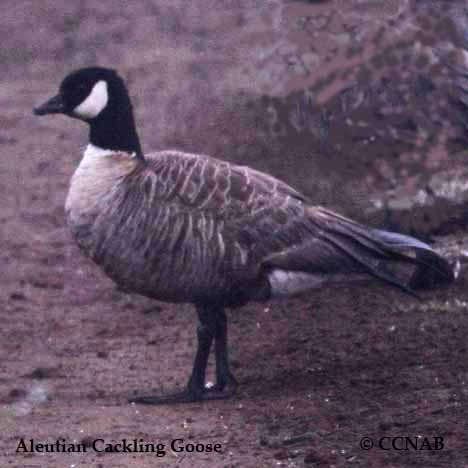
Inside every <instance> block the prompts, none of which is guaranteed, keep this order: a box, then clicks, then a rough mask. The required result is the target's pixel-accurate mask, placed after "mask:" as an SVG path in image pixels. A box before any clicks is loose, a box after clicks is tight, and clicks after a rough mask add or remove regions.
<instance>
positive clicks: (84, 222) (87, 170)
mask: <svg viewBox="0 0 468 468" xmlns="http://www.w3.org/2000/svg"><path fill="white" fill-rule="evenodd" d="M34 113H35V114H36V115H39V116H42V115H46V114H64V115H66V116H68V117H72V118H74V119H79V120H81V121H83V122H86V123H87V124H88V125H89V143H88V146H87V147H86V149H85V151H84V155H83V158H82V159H81V162H80V163H79V165H78V167H77V169H76V171H75V173H74V174H73V176H72V179H71V183H70V188H69V192H68V196H67V198H66V203H65V212H66V218H67V224H68V226H69V227H70V229H71V232H72V235H73V237H74V239H75V241H76V243H77V244H78V246H79V247H80V249H81V250H82V251H83V252H84V254H86V255H87V256H88V257H90V258H91V259H92V260H93V261H94V262H95V263H96V264H97V265H99V266H100V267H101V268H102V270H103V271H104V272H105V273H106V274H107V275H108V276H109V277H110V278H111V279H112V280H113V281H114V282H115V283H117V285H120V286H121V287H123V289H125V290H127V291H132V292H134V293H137V294H140V295H144V296H147V297H150V298H154V299H157V300H160V301H165V302H170V303H191V304H193V305H194V306H195V309H196V312H197V315H198V327H197V350H196V353H195V359H194V363H193V368H192V372H191V375H190V378H189V380H188V384H187V385H186V387H184V390H182V391H179V392H175V393H170V394H167V395H147V396H137V397H135V398H131V399H129V401H131V402H134V403H142V404H162V403H175V402H193V401H204V400H217V399H223V398H229V397H231V396H232V395H234V394H235V393H236V391H237V387H238V384H237V381H236V379H235V377H234V375H233V373H232V372H231V370H230V367H229V359H228V338H227V318H226V313H225V309H226V308H237V307H241V306H243V305H245V304H247V303H248V302H250V301H257V302H261V301H266V300H269V299H275V298H281V297H288V296H291V295H295V294H299V293H304V292H306V291H311V290H313V289H314V288H323V287H327V286H328V285H330V284H332V283H336V282H337V283H340V282H348V281H354V280H356V279H360V280H362V278H368V279H371V278H372V279H374V280H379V281H381V282H384V283H387V284H388V285H391V286H393V287H396V288H399V289H401V290H403V291H405V292H406V293H409V294H413V295H414V294H416V293H415V292H414V287H415V286H416V285H417V283H418V281H419V280H418V278H419V279H421V278H422V277H423V275H422V273H421V272H425V273H427V274H429V272H432V277H433V282H434V281H437V282H439V281H440V282H443V281H451V280H453V271H452V269H451V267H450V264H449V263H448V262H447V261H446V260H445V259H443V258H442V257H441V256H439V255H438V254H437V253H436V252H435V251H434V250H433V249H432V248H431V247H430V246H429V245H428V244H426V243H424V242H422V241H420V240H418V239H416V238H414V237H410V236H407V235H403V234H397V233H394V232H389V231H384V230H379V229H374V228H370V227H367V226H364V225H362V224H359V223H357V222H355V221H353V220H351V219H348V218H346V217H344V216H341V215H339V214H337V213H335V212H332V211H330V210H328V209H326V208H324V207H321V206H314V205H313V204H312V203H311V202H310V200H309V199H308V198H307V197H306V196H305V195H303V194H302V193H300V192H299V191H297V190H295V189H294V188H292V187H290V186H289V185H287V184H286V183H284V182H282V181H281V180H278V179H276V178H274V177H272V176H270V175H268V174H265V173H263V172H260V171H257V170H254V169H252V168H249V167H246V166H239V165H234V164H230V163H228V162H226V161H222V160H220V159H216V158H213V157H209V156H206V155H201V154H189V153H186V152H180V151H176V150H165V151H160V152H154V153H152V154H144V153H143V151H142V148H141V145H140V140H139V138H138V133H137V130H136V126H135V120H134V115H133V109H132V104H131V101H130V97H129V93H128V91H127V87H126V85H125V82H124V80H123V79H122V78H121V77H120V76H119V75H118V73H117V72H116V71H115V70H113V69H109V68H103V67H97V66H96V67H89V68H81V69H78V70H75V71H73V72H71V73H70V74H69V75H67V76H66V77H65V78H64V79H63V81H62V82H61V84H60V86H59V90H58V94H57V95H56V96H54V97H52V98H51V99H49V100H48V101H46V102H45V103H44V104H42V105H40V106H38V107H35V108H34ZM398 266H406V267H407V268H411V271H412V272H413V273H412V275H413V276H411V275H410V278H409V281H408V280H407V279H408V278H406V279H405V278H402V277H401V275H400V276H399V275H398V274H397V273H396V272H395V271H397V270H398V269H396V268H395V267H398ZM418 272H419V273H418ZM416 273H418V274H416ZM426 276H427V275H426ZM213 343H214V355H215V364H216V368H215V375H216V382H215V384H214V385H213V386H211V387H210V388H208V385H205V373H206V368H207V361H208V357H209V354H210V352H211V348H212V345H213Z"/></svg>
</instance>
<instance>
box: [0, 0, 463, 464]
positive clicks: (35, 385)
mask: <svg viewBox="0 0 468 468" xmlns="http://www.w3.org/2000/svg"><path fill="white" fill-rule="evenodd" d="M129 3H131V2H129ZM151 3H152V2H135V5H137V4H138V5H139V7H138V8H140V7H141V8H143V6H142V5H146V7H147V8H149V5H150V4H151ZM153 3H157V2H153ZM161 3H164V4H166V3H167V2H166V3H165V2H161ZM245 3H248V2H245ZM5 4H6V5H5V9H4V11H5V16H4V18H3V21H5V25H6V26H7V27H5V28H3V29H2V30H1V31H0V38H1V39H2V44H3V47H2V51H1V54H0V59H1V60H2V66H3V67H4V68H3V70H4V76H3V78H2V86H1V87H0V104H1V108H2V114H1V115H0V130H1V133H0V152H1V156H0V199H1V212H0V223H1V229H0V246H1V247H0V262H1V268H2V269H1V288H0V304H1V306H2V307H1V309H0V320H1V324H2V327H1V329H2V339H1V340H0V467H1V468H3V467H5V468H6V467H22V468H23V467H24V468H33V467H35V468H39V467H40V468H44V467H47V468H63V467H70V468H72V467H76V468H81V467H86V468H88V467H95V468H127V467H138V468H146V467H154V466H174V465H176V466H181V467H192V466H194V467H223V466H225V467H242V468H244V467H252V468H253V467H275V466H284V467H302V466H312V467H333V466H335V467H345V466H349V467H354V466H356V467H394V468H396V467H423V468H428V467H434V468H435V467H437V468H439V467H454V468H460V467H465V466H468V441H467V434H468V427H467V426H468V365H467V362H468V345H467V339H466V337H467V336H468V320H467V314H468V293H467V287H468V279H467V275H466V263H464V264H463V263H462V274H461V276H460V278H459V279H458V281H457V282H456V283H455V284H453V285H451V286H448V287H440V288H436V289H433V290H431V291H424V292H423V293H422V297H423V301H422V302H418V301H416V300H414V299H412V298H409V297H406V296H404V295H402V294H400V293H399V292H396V291H393V290H390V289H388V288H386V287H381V286H379V285H369V286H368V287H363V286H359V287H354V288H347V287H346V288H341V289H338V288H334V289H332V288H330V289H327V290H323V291H314V292H312V293H310V294H307V295H306V296H304V297H302V298H297V299H292V300H288V301H284V302H272V303H267V304H261V305H256V304H251V305H248V306H246V307H244V308H243V309H241V310H237V311H232V312H231V313H230V314H229V319H230V328H229V335H230V344H231V359H232V363H233V368H234V371H235V374H236V376H237V378H238V381H239V383H240V390H239V394H238V395H237V396H236V397H235V398H233V399H232V400H229V401H219V402H216V401H215V402H208V403H203V404H200V403H196V404H195V403H194V404H185V405H174V406H167V407H151V406H136V405H131V404H128V403H127V398H128V397H131V396H134V395H137V394H138V395H140V394H151V393H155V394H156V393H162V392H164V391H169V390H171V389H174V388H176V387H179V388H180V387H182V386H183V385H184V384H185V383H186V380H187V378H188V374H189V372H190V369H191V365H192V358H193V353H194V350H195V345H196V339H195V325H196V321H195V313H194V310H193V309H192V308H191V307H190V306H188V305H187V306H174V305H169V304H163V303H158V302H155V301H151V300H148V299H145V298H142V297H138V296H134V295H130V294H126V293H124V292H122V291H118V290H116V288H115V286H114V285H113V284H112V282H111V281H110V280H108V279H107V278H106V277H105V276H104V275H103V274H102V273H101V272H100V271H99V269H98V268H97V267H95V266H94V265H92V264H91V263H90V262H89V261H88V260H86V259H85V258H83V257H82V255H81V254H80V253H79V251H78V248H77V247H76V246H75V245H74V244H73V242H72V240H71V237H70V235H69V233H68V230H67V228H66V226H65V221H64V210H63V204H64V199H65V195H66V190H67V187H68V181H69V178H70V176H71V174H72V173H73V170H74V168H75V167H76V164H77V162H78V160H79V158H80V153H81V149H82V148H83V145H84V144H85V141H86V140H85V138H86V134H85V129H84V127H82V126H80V125H79V124H77V123H76V122H75V123H74V122H71V121H69V120H66V119H65V118H63V119H62V118H57V119H37V118H35V117H33V116H32V114H31V108H32V106H33V105H34V104H37V103H38V102H40V101H42V100H43V99H44V98H45V97H47V96H48V95H50V93H51V92H53V91H54V90H55V86H56V84H57V83H58V82H59V81H60V79H61V78H62V76H63V74H64V73H66V71H68V70H69V69H70V67H75V66H78V65H80V64H83V63H87V62H89V61H91V60H95V61H99V60H100V59H102V58H103V57H106V58H105V59H103V62H104V63H105V64H109V62H112V61H113V63H111V64H112V65H114V66H116V67H122V68H125V67H129V68H130V69H132V73H133V75H132V76H133V82H134V85H135V87H136V88H138V87H140V88H144V87H145V83H154V82H155V80H154V79H153V78H151V79H150V78H148V71H149V70H151V69H152V68H153V67H156V65H157V64H158V63H159V62H163V59H162V58H161V57H162V55H163V52H161V54H162V55H161V56H160V55H157V56H156V59H154V62H153V63H151V60H150V59H149V58H148V56H145V55H143V51H144V50H146V49H145V48H144V47H146V48H147V49H148V48H149V45H148V44H146V43H144V38H141V37H138V41H137V42H135V43H134V47H135V50H138V51H140V52H141V54H140V55H139V56H138V59H136V58H134V59H132V60H130V59H129V55H119V54H117V50H119V49H118V48H117V46H115V44H110V45H109V44H107V43H105V41H104V40H103V38H102V35H104V37H105V31H104V30H103V29H102V30H99V28H97V29H98V30H99V33H96V35H95V36H92V35H88V36H87V30H86V28H85V29H84V30H83V29H80V28H81V27H82V26H80V24H78V23H77V22H76V17H75V16H74V15H75V14H77V12H79V13H80V14H82V15H84V16H85V17H86V19H87V21H88V24H89V23H90V22H92V20H93V19H95V20H96V22H97V23H98V24H99V21H101V20H102V18H101V19H100V16H99V15H100V14H101V13H102V11H100V10H99V11H98V10H96V11H97V13H96V11H95V10H93V5H94V3H93V2H78V3H77V5H78V4H79V5H80V8H82V10H79V8H78V7H77V9H75V7H72V6H67V7H63V11H62V10H61V9H60V8H58V9H57V12H56V11H55V9H54V8H55V7H56V5H55V3H54V2H52V1H45V2H29V1H22V2H18V1H15V2H13V1H9V0H8V1H6V2H5ZM38 4H41V5H42V6H41V7H40V8H39V7H37V5H38ZM167 4H169V3H167ZM70 5H71V3H70ZM85 7H87V8H85ZM38 8H39V9H38ZM96 8H97V7H96ZM138 8H137V7H136V6H135V7H134V11H132V10H131V9H130V8H127V7H122V11H121V12H120V13H121V14H124V15H127V16H126V21H128V20H129V17H131V15H132V14H133V15H137V14H140V13H139V9H138ZM78 10H79V11H78ZM85 10H86V12H85ZM207 14H208V13H207ZM86 15H87V16H86ZM116 15H117V13H116V14H115V15H114V17H113V18H114V20H115V21H114V22H112V21H111V20H112V17H111V18H110V19H109V18H107V22H106V23H105V24H106V26H105V27H106V28H107V31H114V29H115V31H117V32H116V33H115V35H112V40H113V41H117V43H118V44H122V43H124V42H125V41H124V39H125V34H143V33H144V32H145V31H148V26H147V25H146V26H145V24H146V23H142V29H138V28H135V29H132V28H131V27H130V26H129V27H127V26H128V25H127V23H125V24H124V27H123V32H122V31H121V30H119V29H118V28H119V26H116V24H117V23H118V21H117V19H115V18H116ZM84 16H82V17H84ZM198 21H202V19H200V18H199V19H198ZM89 27H90V28H95V29H96V26H95V25H92V26H89ZM164 27H165V28H167V29H166V30H164V31H166V36H170V34H171V32H172V29H174V30H175V29H177V25H174V24H172V23H170V24H164ZM218 27H219V28H222V27H228V25H227V26H226V25H224V24H220V25H218ZM145 28H146V29H145ZM161 28H162V29H161V30H163V27H162V26H161ZM171 28H172V29H171ZM60 31H62V33H63V31H65V32H66V33H63V34H65V36H66V37H65V39H64V38H63V37H61V36H60V34H59V32H60ZM69 31H72V32H73V31H76V37H79V38H81V39H80V40H81V41H82V43H81V44H80V43H74V42H73V40H74V39H72V38H75V36H73V34H72V33H68V32H69ZM135 31H136V32H135ZM142 31H143V32H142ZM182 32H183V31H182ZM209 32H210V31H208V32H206V31H205V33H206V34H208V37H209ZM48 33H53V34H51V35H50V38H49V36H48ZM119 34H124V36H123V38H122V37H121V35H119ZM179 34H180V28H179ZM200 35H201V36H203V35H202V34H201V33H200ZM166 36H165V37H166ZM67 38H68V39H67ZM119 38H120V39H119ZM166 38H167V37H166ZM49 39H50V40H49ZM86 40H88V41H89V42H86ZM119 40H120V43H119V42H118V41H119ZM60 41H61V42H60ZM169 43H170V40H169V39H167V41H166V42H165V43H164V44H163V45H162V46H161V47H165V49H164V50H166V52H167V49H168V47H169V45H168V44H169ZM144 44H146V45H144ZM184 44H185V43H183V42H182V43H179V44H176V46H179V47H180V49H181V50H185V49H183V46H184ZM101 46H102V49H100V47H101ZM212 46H213V47H215V45H213V44H212ZM113 47H115V48H113ZM138 47H139V48H138ZM171 47H172V46H171ZM6 49H8V50H6ZM104 51H105V52H106V53H105V54H104ZM80 53H81V54H82V55H81V56H80V55H79V54H80ZM86 54H89V55H92V54H95V55H94V56H91V57H90V56H86V57H85V58H83V55H86ZM138 60H140V62H138ZM145 60H146V61H145ZM158 60H159V62H158ZM143 62H144V63H143ZM157 62H158V63H157ZM142 70H143V71H142ZM174 71H175V72H177V68H175V69H172V70H171V72H174ZM165 73H167V70H166V71H165ZM166 78H167V77H166ZM166 78H164V79H166ZM179 79H180V77H179ZM136 84H138V86H136ZM181 86H184V85H181ZM151 98H157V92H156V93H155V94H154V93H153V95H151ZM137 101H138V105H139V106H141V108H142V111H141V112H140V114H139V115H140V116H142V115H144V116H145V118H147V117H148V116H151V115H152V111H153V107H152V106H153V104H151V102H153V101H150V100H149V99H148V96H145V95H144V94H143V93H141V94H140V96H139V99H137ZM154 112H155V113H156V114H157V115H156V117H158V115H159V114H158V113H159V112H160V110H157V109H156V110H155V111H154ZM140 118H141V117H140ZM148 118H149V117H148ZM142 120H144V119H142ZM169 120H170V119H169ZM166 123H167V122H166ZM169 123H171V122H170V121H169ZM168 125H169V124H168ZM142 127H143V134H144V135H143V136H144V137H145V136H147V138H146V140H145V141H146V144H147V145H148V146H150V145H151V144H152V143H153V142H154V141H155V139H156V137H157V134H155V135H152V134H151V128H150V127H151V126H150V124H149V123H148V122H146V123H144V124H142ZM163 141H164V139H163ZM155 147H157V146H156V145H155ZM436 246H437V247H438V248H440V250H441V251H443V252H445V253H447V254H448V255H449V256H450V257H452V258H460V259H461V260H462V262H463V260H465V262H466V261H467V258H468V239H467V238H466V235H465V233H463V232H458V233H454V234H452V235H450V236H446V237H444V238H438V239H437V243H436ZM405 436H408V437H411V438H412V440H417V442H418V443H419V447H420V448H421V445H422V441H424V438H427V439H428V441H430V443H431V445H433V444H434V437H443V444H444V447H443V449H442V450H427V446H426V447H425V448H426V450H415V449H412V448H410V449H409V450H394V449H392V450H382V449H379V448H377V447H374V448H373V449H371V450H364V449H362V448H361V446H360V444H361V440H362V439H363V438H364V437H369V438H371V439H372V440H373V441H374V443H375V445H376V446H377V444H378V441H379V439H381V438H383V437H387V438H393V437H405ZM22 438H23V439H25V440H26V441H28V440H29V439H35V441H36V442H40V443H46V442H49V443H51V442H54V441H56V440H58V439H60V438H63V439H65V440H66V441H67V442H68V443H85V444H87V446H88V449H89V450H88V451H87V453H42V454H41V453H34V454H31V453H27V454H24V453H23V454H18V453H16V449H17V447H18V444H19V441H20V440H21V439H22ZM124 438H125V439H129V440H132V439H142V440H144V442H147V443H149V442H153V443H163V444H165V446H166V455H165V456H164V457H161V458H158V457H156V455H155V454H148V453H146V454H145V453H139V454H132V453H125V454H123V453H100V454H98V453H96V452H94V451H92V450H91V448H90V447H89V444H90V443H91V441H92V440H94V439H104V440H105V441H106V442H109V443H111V442H117V441H120V440H122V439H124ZM415 438H419V439H415ZM173 439H184V440H185V441H186V442H194V443H212V444H215V443H219V444H221V446H222V450H221V453H195V454H194V453H185V454H184V453H177V452H174V451H171V449H170V444H171V441H172V440H173ZM382 441H383V444H384V448H385V447H387V448H388V445H386V444H388V443H389V441H390V439H382ZM400 447H401V446H400ZM423 448H424V447H423Z"/></svg>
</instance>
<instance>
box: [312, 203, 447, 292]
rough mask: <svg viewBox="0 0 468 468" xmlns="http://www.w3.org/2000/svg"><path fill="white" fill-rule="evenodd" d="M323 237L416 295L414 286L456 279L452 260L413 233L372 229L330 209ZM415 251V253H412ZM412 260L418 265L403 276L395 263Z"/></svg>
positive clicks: (369, 269)
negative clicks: (395, 268) (409, 275)
mask: <svg viewBox="0 0 468 468" xmlns="http://www.w3.org/2000/svg"><path fill="white" fill-rule="evenodd" d="M322 213H323V215H324V217H326V218H327V221H328V222H327V223H326V228H325V229H324V230H323V231H322V235H321V238H322V240H323V241H326V242H328V243H330V244H332V245H333V246H334V247H335V248H336V249H338V250H340V251H341V252H342V253H344V254H345V255H346V256H348V257H351V258H352V259H353V260H354V261H355V262H356V264H357V266H358V268H360V269H362V270H363V271H365V272H367V273H368V274H370V275H372V276H374V277H375V278H378V279H380V280H382V281H385V282H387V283H389V284H391V285H393V286H395V287H397V288H399V289H401V290H402V291H404V292H406V293H408V294H411V295H412V296H416V297H417V295H416V294H415V292H414V289H418V288H421V287H427V286H432V285H433V284H436V283H441V282H444V283H445V282H452V281H453V280H454V273H453V269H452V267H451V266H450V264H449V263H448V262H447V261H446V260H445V259H444V258H442V257H441V256H440V255H438V254H437V253H436V252H435V251H434V250H433V249H432V248H431V247H430V246H429V245H428V244H426V243H424V242H421V241H420V240H418V239H415V238H414V237H411V236H406V235H404V234H397V233H394V232H389V231H383V230H380V229H370V228H368V227H366V226H363V225H361V224H358V223H355V222H354V221H352V220H349V219H347V218H344V217H342V216H340V215H337V214H335V213H333V212H329V211H327V210H323V211H322ZM412 255H413V256H412ZM398 264H400V265H401V264H410V265H414V266H415V267H416V268H415V270H414V271H413V272H412V276H411V277H410V278H409V279H406V281H405V280H402V279H400V277H399V275H398V274H395V273H394V272H393V271H392V266H396V265H398Z"/></svg>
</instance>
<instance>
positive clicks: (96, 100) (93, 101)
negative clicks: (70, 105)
mask: <svg viewBox="0 0 468 468" xmlns="http://www.w3.org/2000/svg"><path fill="white" fill-rule="evenodd" d="M108 101H109V94H108V92H107V81H104V80H101V81H98V82H97V83H96V84H95V85H94V86H93V89H92V90H91V92H90V93H89V95H88V97H87V98H86V99H85V100H84V101H83V102H82V103H81V104H79V105H78V106H76V107H75V109H74V110H73V113H74V114H76V115H77V116H78V117H81V118H83V119H94V117H97V116H98V115H99V114H100V112H101V111H102V110H103V109H104V108H105V107H106V106H107V102H108Z"/></svg>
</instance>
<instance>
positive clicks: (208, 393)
mask: <svg viewBox="0 0 468 468" xmlns="http://www.w3.org/2000/svg"><path fill="white" fill-rule="evenodd" d="M236 389H237V385H235V386H226V387H225V388H223V389H222V390H220V389H219V388H217V387H216V386H214V387H211V388H205V389H203V390H201V391H200V390H196V391H195V390H191V389H186V390H184V391H182V392H178V393H172V394H169V395H161V396H142V397H136V398H130V399H129V400H128V401H129V403H137V404H141V405H170V404H172V403H191V402H194V401H208V400H226V399H228V398H231V397H232V396H233V395H234V394H235V393H236Z"/></svg>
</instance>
